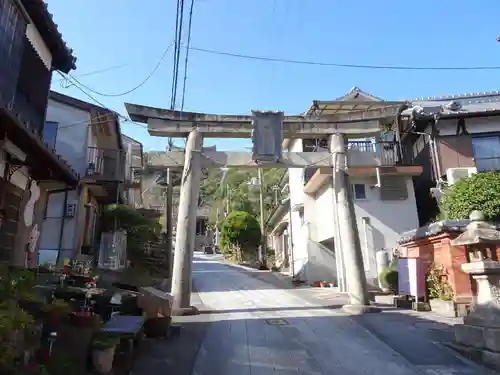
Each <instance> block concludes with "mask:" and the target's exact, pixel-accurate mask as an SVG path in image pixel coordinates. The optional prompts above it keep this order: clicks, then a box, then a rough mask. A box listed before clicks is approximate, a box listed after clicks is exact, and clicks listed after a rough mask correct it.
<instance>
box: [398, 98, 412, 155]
mask: <svg viewBox="0 0 500 375" xmlns="http://www.w3.org/2000/svg"><path fill="white" fill-rule="evenodd" d="M408 107H409V105H408V102H405V103H404V104H402V105H401V106H400V107H399V109H398V113H397V114H396V126H395V127H396V129H395V133H396V142H397V144H398V150H399V156H400V157H401V161H402V162H403V164H405V162H406V160H404V154H403V145H402V144H401V129H400V125H401V114H402V113H403V111H404V110H405V109H407V108H408Z"/></svg>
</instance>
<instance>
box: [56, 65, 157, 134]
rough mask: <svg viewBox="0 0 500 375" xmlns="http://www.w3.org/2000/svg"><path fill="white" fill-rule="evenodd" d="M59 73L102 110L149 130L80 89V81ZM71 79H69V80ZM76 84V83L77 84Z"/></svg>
mask: <svg viewBox="0 0 500 375" xmlns="http://www.w3.org/2000/svg"><path fill="white" fill-rule="evenodd" d="M57 73H59V75H60V76H61V77H62V78H64V79H66V80H68V81H70V82H71V79H73V80H74V81H73V82H72V83H73V86H74V87H75V88H76V89H78V90H79V91H80V92H81V93H82V94H84V95H85V96H87V97H88V98H89V99H91V100H92V101H93V102H94V103H96V104H97V105H99V106H101V107H102V108H104V109H107V110H108V111H110V112H112V113H114V114H116V115H117V116H118V117H119V118H121V119H122V120H124V121H125V122H131V123H132V124H134V125H137V126H140V127H142V128H145V129H147V125H144V124H139V123H137V122H135V121H132V120H131V119H130V118H128V117H127V116H124V115H122V114H121V113H119V112H116V111H114V110H112V109H110V108H108V107H107V106H106V105H105V104H103V103H102V102H100V101H99V100H97V99H96V98H94V97H93V96H92V95H91V94H89V93H88V92H87V91H85V90H84V89H83V88H82V87H80V85H79V84H78V81H77V80H76V79H74V78H72V77H71V76H65V75H64V74H63V73H61V72H60V71H57ZM68 77H69V78H68ZM75 82H76V83H75Z"/></svg>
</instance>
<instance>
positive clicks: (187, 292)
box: [171, 129, 203, 315]
mask: <svg viewBox="0 0 500 375" xmlns="http://www.w3.org/2000/svg"><path fill="white" fill-rule="evenodd" d="M202 147H203V136H202V134H201V132H199V131H198V130H196V129H195V130H193V131H192V132H191V133H189V136H188V139H187V142H186V150H185V159H184V169H183V172H182V180H181V194H180V201H179V209H178V214H177V235H176V237H175V252H174V267H173V273H172V288H171V293H172V296H173V297H174V302H173V306H172V312H173V314H174V315H189V314H195V313H196V312H197V311H196V308H194V307H192V306H191V289H192V285H191V284H192V276H191V275H192V269H191V268H192V264H193V252H194V247H195V235H194V233H195V232H196V212H197V209H198V198H199V195H200V179H201V150H202Z"/></svg>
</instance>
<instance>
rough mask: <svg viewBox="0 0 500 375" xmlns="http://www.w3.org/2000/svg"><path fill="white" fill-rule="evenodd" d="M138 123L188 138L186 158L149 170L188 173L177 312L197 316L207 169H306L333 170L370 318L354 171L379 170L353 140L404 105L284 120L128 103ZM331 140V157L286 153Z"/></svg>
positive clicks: (350, 270) (350, 260) (348, 251)
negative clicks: (199, 224)
mask: <svg viewBox="0 0 500 375" xmlns="http://www.w3.org/2000/svg"><path fill="white" fill-rule="evenodd" d="M125 106H126V109H127V111H128V114H129V116H130V118H131V119H132V120H133V121H137V122H142V123H147V124H148V131H149V134H150V135H152V136H158V137H173V138H180V137H187V142H186V147H185V150H184V151H170V152H165V153H163V154H160V155H157V156H156V157H154V158H152V160H150V161H149V165H148V166H149V167H151V168H158V169H166V168H176V167H177V168H180V167H183V174H182V181H181V194H180V202H179V209H178V218H177V235H176V242H175V253H174V267H173V275H172V289H171V292H172V295H173V297H174V306H173V308H174V311H175V312H177V314H187V313H189V312H190V311H192V308H191V307H190V297H191V287H192V286H191V283H192V280H191V277H192V276H191V269H192V257H193V252H194V239H195V230H196V210H197V204H198V197H199V193H200V178H201V170H202V168H222V167H228V168H231V167H233V168H234V167H235V168H262V167H267V168H306V167H311V166H314V167H332V168H333V169H334V170H333V184H334V189H335V194H336V197H337V202H338V204H337V211H338V217H339V225H340V226H341V228H340V229H341V230H340V231H339V232H340V233H341V236H342V238H341V241H340V242H341V243H342V248H341V249H340V251H342V256H343V259H344V263H345V270H346V275H347V284H348V291H349V296H350V305H348V306H345V307H346V308H348V309H349V310H351V311H352V310H354V311H356V312H366V311H369V310H370V309H369V308H368V305H369V300H368V293H367V283H366V276H365V272H364V267H363V259H362V250H361V245H360V241H359V234H358V228H357V224H356V217H355V213H354V203H353V199H352V193H351V189H350V183H349V176H348V174H347V168H348V166H355V167H378V166H380V165H381V161H380V158H379V157H378V156H377V154H376V153H374V155H371V154H370V153H364V154H363V153H360V152H356V151H347V150H346V138H347V137H354V138H360V137H366V136H373V135H376V134H380V131H381V128H382V126H383V125H385V124H387V123H388V122H393V121H394V120H395V119H396V118H397V117H398V116H399V115H400V113H401V111H402V110H403V109H404V108H405V103H395V102H391V103H388V104H387V105H386V106H379V107H378V108H377V109H373V110H365V111H355V112H350V113H347V114H339V115H324V116H284V115H283V113H282V112H260V111H252V115H251V116H238V115H215V114H204V113H192V112H180V111H173V110H167V109H161V108H153V107H147V106H141V105H136V104H129V103H126V104H125ZM325 136H328V137H329V139H330V150H329V151H330V152H282V150H281V143H282V141H283V139H284V138H287V139H293V138H324V137H325ZM203 138H252V140H253V143H254V148H253V153H249V152H220V151H214V150H207V149H203Z"/></svg>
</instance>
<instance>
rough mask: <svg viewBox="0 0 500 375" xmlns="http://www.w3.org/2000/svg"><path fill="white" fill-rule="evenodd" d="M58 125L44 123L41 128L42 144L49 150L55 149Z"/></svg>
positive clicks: (51, 122) (55, 123)
mask: <svg viewBox="0 0 500 375" xmlns="http://www.w3.org/2000/svg"><path fill="white" fill-rule="evenodd" d="M58 127H59V123H57V122H53V121H46V122H45V125H44V127H43V142H44V143H45V144H46V145H47V146H48V147H49V148H50V149H51V150H55V149H56V139H57V128H58Z"/></svg>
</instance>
